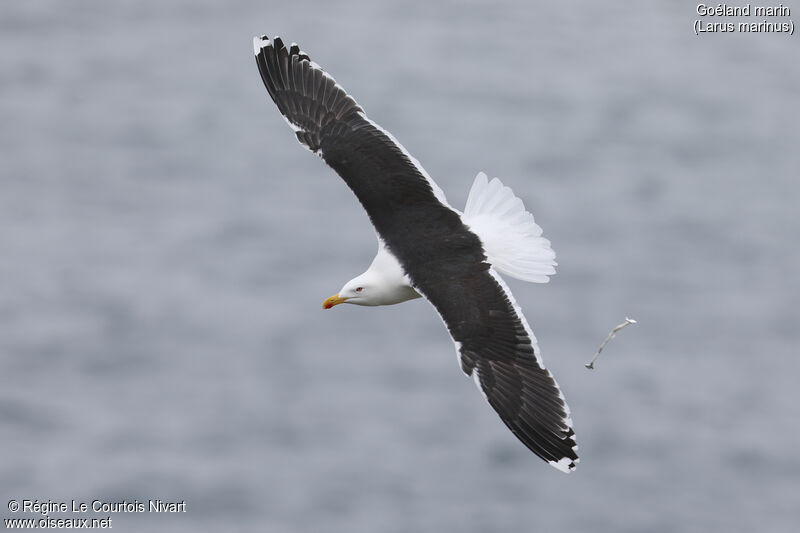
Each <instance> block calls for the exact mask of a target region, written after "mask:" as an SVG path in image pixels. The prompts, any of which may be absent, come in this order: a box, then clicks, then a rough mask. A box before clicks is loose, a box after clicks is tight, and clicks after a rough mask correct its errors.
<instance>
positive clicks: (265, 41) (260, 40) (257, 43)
mask: <svg viewBox="0 0 800 533" xmlns="http://www.w3.org/2000/svg"><path fill="white" fill-rule="evenodd" d="M270 43H271V41H270V40H269V37H267V36H266V35H262V36H261V37H253V53H254V54H255V55H258V53H259V52H260V51H261V49H262V48H264V47H266V46H269V45H270Z"/></svg>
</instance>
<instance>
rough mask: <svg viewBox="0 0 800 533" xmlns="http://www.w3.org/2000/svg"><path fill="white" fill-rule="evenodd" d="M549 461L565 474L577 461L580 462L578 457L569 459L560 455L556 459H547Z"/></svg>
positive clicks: (572, 468)
mask: <svg viewBox="0 0 800 533" xmlns="http://www.w3.org/2000/svg"><path fill="white" fill-rule="evenodd" d="M547 462H548V463H550V464H551V465H552V466H553V467H554V468H557V469H558V470H561V471H562V472H564V473H565V474H569V473H570V472H572V471H573V470H575V468H576V467H577V466H578V463H580V462H581V460H580V458H578V459H570V458H569V457H562V458H561V459H559V460H558V461H547Z"/></svg>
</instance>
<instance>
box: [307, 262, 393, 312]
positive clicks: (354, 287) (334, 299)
mask: <svg viewBox="0 0 800 533" xmlns="http://www.w3.org/2000/svg"><path fill="white" fill-rule="evenodd" d="M381 293H382V291H381V287H380V285H379V284H377V283H375V280H374V279H372V276H370V272H369V271H367V272H364V273H363V274H361V275H360V276H358V277H355V278H353V279H351V280H350V281H348V282H347V283H345V284H344V287H342V290H340V291H339V294H334V295H333V296H331V297H330V298H328V299H326V300H325V301H324V302H322V308H323V309H330V308H331V307H333V306H334V305H339V304H343V303H348V304H355V305H381V302H380V301H379V300H380V299H381V298H380V296H381ZM376 295H377V296H378V298H376Z"/></svg>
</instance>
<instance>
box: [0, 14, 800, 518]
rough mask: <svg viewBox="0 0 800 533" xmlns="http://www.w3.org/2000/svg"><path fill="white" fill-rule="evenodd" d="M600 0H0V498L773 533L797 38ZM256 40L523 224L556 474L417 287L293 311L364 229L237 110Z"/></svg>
mask: <svg viewBox="0 0 800 533" xmlns="http://www.w3.org/2000/svg"><path fill="white" fill-rule="evenodd" d="M606 4H607V3H606ZM606 4H603V3H596V2H589V1H575V2H550V3H542V2H527V1H522V0H509V1H505V2H492V3H488V2H486V3H484V2H466V3H464V2H454V1H453V2H439V3H433V2H431V3H428V4H422V3H419V4H417V3H411V2H406V3H391V4H390V3H378V2H366V1H356V0H351V1H343V2H321V1H320V2H230V3H221V2H211V1H208V0H203V1H192V2H189V1H172V2H161V3H151V2H148V3H138V2H137V3H134V2H129V3H124V4H123V3H116V2H115V3H112V2H101V1H91V2H90V1H75V2H52V1H51V2H7V3H6V4H5V5H4V6H3V8H2V16H0V28H2V43H3V46H2V47H0V73H2V75H0V120H2V123H3V124H4V127H3V128H2V129H0V280H2V281H1V282H0V283H1V285H0V287H1V288H0V319H1V323H2V325H1V326H0V441H2V442H3V454H2V458H0V496H1V497H2V501H3V502H7V501H8V500H10V499H12V498H14V499H19V500H22V499H24V498H28V499H36V498H38V499H40V500H47V499H51V500H56V501H61V500H65V501H69V499H76V500H79V501H89V502H90V501H91V500H93V499H100V500H103V501H121V500H128V501H131V500H139V501H146V500H148V499H156V498H161V499H164V500H173V501H174V500H185V501H186V502H187V512H186V513H185V514H178V515H154V514H152V513H136V514H114V515H112V518H113V520H114V522H113V526H114V528H115V529H118V530H121V531H141V530H159V531H174V532H182V531H186V532H188V531H218V530H220V529H224V530H225V531H281V532H283V531H286V532H294V531H298V532H300V531H347V532H351V533H352V532H374V531H386V532H407V531H462V532H470V533H471V532H490V531H505V532H527V531H544V532H548V531H592V532H626V531H631V532H633V531H647V532H651V533H652V532H678V531H680V532H708V531H725V532H728V533H734V532H752V531H771V532H783V531H786V532H788V531H790V530H793V528H792V526H795V527H796V525H797V523H798V518H800V512H799V511H798V509H797V494H798V488H799V487H798V485H799V484H800V456H799V455H798V453H797V450H798V449H800V388H798V386H797V376H798V375H800V358H798V357H797V347H798V340H800V328H798V323H800V320H799V318H800V313H798V306H797V302H798V300H799V299H800V278H798V275H797V273H798V271H800V247H799V246H798V237H800V217H798V215H797V205H798V203H800V182H799V181H798V179H797V176H798V173H797V169H798V163H799V162H800V156H798V150H797V147H798V146H800V129H798V124H797V118H798V116H800V113H798V111H800V104H798V102H799V101H800V71H799V70H798V69H797V68H796V64H797V60H798V59H799V58H800V57H799V56H800V53H798V51H799V50H800V49H799V48H798V41H797V39H798V38H797V37H789V36H786V35H781V34H765V35H753V34H751V35H743V34H719V35H704V36H701V37H696V36H695V35H694V33H693V32H692V22H693V20H694V19H695V18H696V14H695V8H696V4H695V3H692V2H669V3H655V2H646V3H643V4H636V5H634V4H631V3H619V4H618V5H606ZM791 7H795V6H791ZM796 7H797V8H798V9H800V6H796ZM261 33H269V34H280V35H282V36H284V37H285V38H286V39H287V40H289V41H297V42H299V43H300V44H301V46H302V47H303V49H304V50H306V51H307V52H308V53H309V54H311V56H312V58H313V59H315V60H316V61H317V62H318V63H320V64H321V65H323V67H325V68H326V69H327V70H328V71H330V72H331V73H332V74H333V75H334V76H335V77H336V78H337V80H338V81H339V82H340V83H342V84H343V85H344V87H345V88H347V89H348V90H349V91H350V92H351V93H352V94H353V95H354V96H355V97H356V98H357V99H358V101H359V103H360V104H361V105H362V106H363V107H364V108H365V109H366V110H367V111H368V112H369V114H370V116H371V117H372V118H373V119H374V120H376V121H377V122H379V123H380V124H382V125H383V126H384V127H386V128H387V129H389V130H390V131H392V132H393V133H394V135H395V136H396V137H397V138H398V139H400V140H401V142H403V143H404V145H405V146H406V147H407V148H408V149H409V151H410V152H411V153H413V154H414V155H415V156H416V157H417V158H418V159H419V160H420V161H421V162H422V163H423V165H425V167H426V169H427V170H428V172H429V173H430V174H431V175H432V176H433V177H434V178H435V179H436V180H437V182H438V183H439V185H441V186H442V188H443V189H444V190H445V191H446V192H447V194H448V198H449V200H450V202H451V203H452V204H453V205H456V206H463V204H464V201H465V199H466V195H467V191H468V188H469V185H470V184H471V182H472V179H473V177H474V175H475V173H477V172H478V171H479V170H484V171H486V172H487V173H488V174H489V175H491V176H495V175H496V176H499V177H501V178H503V179H504V180H505V182H506V183H507V184H509V185H510V186H512V187H513V189H514V190H515V192H516V193H517V194H518V195H519V196H521V197H522V198H523V199H524V200H525V201H526V205H527V206H528V207H529V208H530V209H531V210H532V211H533V212H534V213H535V215H536V217H537V220H538V222H539V223H540V224H541V225H542V227H543V228H544V230H545V235H546V236H548V237H549V238H550V239H551V241H552V242H553V247H554V249H555V250H556V253H557V254H558V261H559V265H560V266H559V274H558V275H557V276H556V277H555V278H553V280H552V281H551V283H550V284H548V285H537V286H534V285H526V284H524V283H517V282H515V281H514V280H511V281H510V285H511V287H512V289H513V290H514V292H515V295H516V297H517V300H518V301H519V302H520V304H521V305H522V306H523V307H524V309H525V311H526V316H527V318H528V320H529V322H530V323H531V324H532V326H533V328H534V331H535V332H536V334H537V337H538V338H539V344H540V346H541V347H542V350H543V355H544V359H545V361H546V363H547V364H548V366H549V367H550V368H551V370H552V371H553V373H554V374H555V376H556V377H557V379H558V380H559V382H560V384H561V386H562V388H563V389H564V392H565V394H566V396H567V399H568V401H569V403H570V406H571V408H572V411H573V415H574V420H575V425H576V430H577V433H578V439H579V443H580V446H581V449H580V452H581V457H582V462H581V463H580V465H579V468H578V470H577V471H576V472H575V473H574V474H572V475H569V476H565V475H563V474H561V473H559V472H557V471H556V470H554V469H552V468H550V467H548V466H547V465H545V464H544V463H542V462H541V461H540V460H538V459H537V458H536V457H534V456H533V455H532V454H530V453H529V452H527V451H526V450H525V449H524V448H523V447H522V446H521V445H520V444H519V443H518V442H517V441H516V439H515V438H514V437H513V436H512V435H511V434H510V433H509V432H508V431H507V430H506V429H505V427H504V426H503V425H502V424H501V423H500V422H499V420H498V419H497V417H496V416H495V415H494V413H493V412H492V411H491V409H490V408H489V407H488V406H487V405H485V404H484V401H483V399H482V398H481V396H480V395H479V394H478V393H477V392H476V391H475V389H474V386H473V385H472V383H471V382H470V381H469V380H467V379H465V377H464V376H463V375H462V374H461V372H460V370H459V368H458V366H457V364H456V358H455V356H454V355H455V354H454V352H453V347H452V343H451V341H450V339H449V338H448V336H447V334H446V332H445V330H444V328H443V327H442V325H441V323H440V321H439V319H438V318H437V317H436V314H435V313H434V312H433V310H432V308H431V307H430V306H429V305H428V304H427V303H426V302H424V301H420V300H418V301H413V302H409V303H407V304H403V305H401V306H396V307H392V308H378V309H365V308H357V307H354V306H353V307H350V306H343V308H337V309H335V310H334V311H330V312H323V311H322V310H321V309H320V302H321V301H322V300H323V299H324V298H325V297H327V296H329V295H330V294H333V293H334V292H336V290H338V289H339V287H341V285H342V284H343V283H344V282H345V281H347V280H348V279H350V278H351V277H353V276H354V275H356V274H358V273H360V272H361V271H362V270H363V269H364V268H366V266H367V265H368V263H369V261H370V259H371V258H372V255H373V253H374V251H375V240H374V234H373V231H372V229H371V227H370V226H369V224H368V221H367V218H366V216H365V215H364V213H363V211H362V210H361V208H360V207H359V205H358V203H357V202H356V200H355V199H354V197H353V196H352V195H351V193H350V192H349V191H348V190H347V188H346V187H345V186H344V184H343V183H342V182H341V181H340V180H339V179H338V178H337V177H336V176H335V175H334V174H333V173H332V171H330V170H329V169H328V168H327V167H326V166H325V165H324V164H323V163H322V162H321V161H320V160H319V159H317V158H315V157H312V156H311V155H310V154H309V153H307V152H305V151H304V150H303V149H302V148H300V147H299V146H298V145H297V143H296V142H295V140H294V139H293V136H292V135H291V132H290V131H289V130H288V129H287V128H286V126H285V124H284V122H283V120H281V118H280V117H279V115H278V113H277V112H276V110H275V109H274V106H273V105H272V103H271V102H270V101H269V100H268V97H267V95H266V92H265V91H264V89H263V87H262V84H261V81H260V79H259V77H258V73H257V70H256V67H255V64H254V62H253V59H252V55H251V47H250V41H251V38H252V36H253V35H256V34H261ZM626 315H629V316H632V317H635V318H636V319H638V320H639V324H638V325H637V326H636V327H635V328H630V329H628V330H626V331H624V332H622V333H621V334H620V336H619V337H618V338H617V339H616V340H615V341H614V342H613V343H612V344H611V345H610V346H609V348H608V349H607V350H606V351H605V352H604V354H603V356H602V357H601V359H600V361H599V363H598V367H597V369H596V370H595V371H594V372H588V371H587V370H585V369H584V368H583V364H584V363H585V362H586V361H587V360H588V359H589V358H590V357H591V356H592V354H593V353H594V350H595V349H596V347H597V345H598V344H599V343H600V341H601V340H602V339H603V338H604V337H605V335H606V333H607V331H608V330H609V329H610V328H611V327H612V326H614V325H615V324H617V323H619V322H620V321H621V320H622V319H623V317H624V316H626ZM3 505H4V506H5V505H6V504H5V503H3ZM0 515H2V517H3V518H9V517H13V516H22V515H21V514H16V515H15V514H13V513H10V512H8V511H7V510H6V509H4V510H3V512H2V513H0ZM25 516H31V515H30V514H27V515H25ZM90 516H93V515H90ZM103 516H105V515H103Z"/></svg>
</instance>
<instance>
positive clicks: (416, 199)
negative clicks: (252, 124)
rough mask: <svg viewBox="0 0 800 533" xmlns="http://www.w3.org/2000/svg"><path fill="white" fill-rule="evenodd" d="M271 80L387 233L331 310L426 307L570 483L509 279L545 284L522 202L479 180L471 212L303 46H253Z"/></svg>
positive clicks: (571, 445)
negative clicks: (453, 201) (419, 302)
mask: <svg viewBox="0 0 800 533" xmlns="http://www.w3.org/2000/svg"><path fill="white" fill-rule="evenodd" d="M253 50H254V52H255V56H256V63H257V64H258V70H259V72H260V73H261V79H262V80H263V81H264V85H265V86H266V88H267V92H269V95H270V97H272V100H273V101H274V102H275V104H276V105H277V106H278V110H279V111H280V113H281V115H283V117H284V119H286V122H287V123H288V124H289V127H291V128H292V130H293V131H294V133H295V135H296V136H297V140H298V141H300V143H301V144H302V145H303V146H305V147H306V148H308V149H309V150H311V151H312V152H314V153H315V154H317V155H318V156H320V157H321V158H322V159H323V160H324V161H325V163H327V164H328V165H329V166H330V167H331V168H333V169H334V170H335V171H336V172H337V173H338V174H339V176H341V178H342V179H343V180H344V181H345V183H347V185H348V186H349V187H350V189H352V191H353V193H355V195H356V197H357V198H358V200H359V202H361V205H362V206H363V207H364V209H365V210H366V212H367V215H368V216H369V219H370V221H371V222H372V224H373V226H374V227H375V230H376V232H377V234H378V253H377V255H376V256H375V259H374V260H373V261H372V264H371V265H370V266H369V268H368V269H367V270H366V272H364V273H363V274H361V275H359V276H357V277H355V278H353V279H352V280H350V281H348V282H347V283H345V285H344V287H342V289H341V290H340V291H339V293H338V294H336V295H334V296H331V297H330V298H328V299H326V300H325V301H324V302H323V307H324V308H325V309H330V308H331V307H333V306H335V305H338V304H341V303H349V304H356V305H367V306H375V305H391V304H397V303H400V302H404V301H406V300H411V299H414V298H419V297H421V296H424V297H425V298H426V299H427V300H428V301H429V302H431V304H433V306H434V307H435V308H436V310H437V311H438V313H439V315H440V316H441V318H442V320H443V321H444V323H445V326H446V327H447V329H448V331H449V332H450V335H451V336H452V337H453V341H454V342H455V345H456V351H457V354H458V358H459V362H460V365H461V369H462V370H463V371H464V372H465V373H466V374H467V375H468V376H472V378H473V379H474V381H475V383H476V384H477V386H478V390H480V392H481V393H482V394H483V396H484V397H485V398H486V400H487V401H488V402H489V404H490V405H491V406H492V407H493V408H494V410H495V411H497V414H498V415H500V419H501V420H502V421H503V422H504V423H505V424H506V426H508V428H509V429H510V430H511V431H512V432H513V433H514V435H516V436H517V438H518V439H519V440H520V441H522V443H523V444H525V446H527V447H528V448H529V449H530V450H531V451H532V452H533V453H535V454H536V455H538V456H539V457H541V458H542V459H544V460H545V461H547V462H549V463H550V464H551V465H553V466H554V467H556V468H558V469H559V470H562V471H564V472H569V471H571V470H573V469H574V468H575V464H576V463H577V462H578V455H577V453H576V450H577V445H576V443H575V433H574V431H573V430H572V419H571V417H570V411H569V408H568V407H567V404H566V401H565V400H564V396H563V394H562V393H561V390H560V389H559V387H558V384H556V382H555V380H554V379H553V376H552V375H551V374H550V372H549V371H548V370H547V369H546V368H545V367H544V364H543V363H542V358H541V355H540V353H539V347H538V345H537V343H536V337H534V335H533V332H532V331H531V328H530V326H529V325H528V322H527V321H526V320H525V317H524V316H523V315H522V310H521V309H520V307H519V305H517V303H516V301H515V300H514V297H513V296H512V295H511V291H509V289H508V286H507V285H506V283H505V282H504V281H503V279H502V278H501V277H500V274H499V273H501V272H502V273H503V274H506V275H509V276H512V277H515V278H518V279H522V280H525V281H531V282H539V283H542V282H547V281H548V279H549V278H548V276H549V275H551V274H554V273H555V268H554V266H555V264H556V263H555V254H554V253H553V250H552V249H551V248H550V242H549V241H548V240H547V239H545V238H544V237H542V230H541V228H540V227H539V226H538V225H537V224H536V223H535V222H534V219H533V215H531V214H530V213H528V212H527V211H526V210H525V207H524V206H523V204H522V201H521V200H520V199H519V198H517V197H516V196H514V193H513V192H512V191H511V189H509V188H508V187H505V186H504V185H503V184H502V183H501V182H500V181H499V180H498V179H497V178H495V179H493V180H491V181H489V180H488V178H487V177H486V175H485V174H483V173H479V174H478V175H477V177H476V178H475V182H474V183H473V185H472V189H471V190H470V193H469V198H468V200H467V205H466V207H465V208H464V212H463V213H462V212H459V211H458V210H456V209H454V208H453V207H452V206H450V204H448V203H447V200H446V199H445V196H444V193H443V192H442V190H441V189H440V188H439V187H438V186H437V185H436V183H435V182H434V181H433V180H432V179H431V177H430V176H429V175H428V173H427V172H425V170H424V169H423V168H422V166H421V165H420V164H419V162H418V161H417V160H416V159H414V157H412V156H411V154H409V153H408V152H407V151H406V149H405V148H403V146H402V145H401V144H400V143H399V142H398V141H397V140H396V139H395V138H394V137H393V136H392V134H391V133H389V132H388V131H386V130H384V129H383V128H382V127H380V126H379V125H378V124H376V123H375V122H373V121H372V120H370V119H369V118H368V117H367V115H366V113H365V112H364V110H363V109H362V108H361V106H359V105H358V104H357V103H356V101H355V100H354V99H353V97H352V96H350V95H349V94H348V93H347V92H346V91H345V90H344V89H343V88H342V87H341V86H340V85H339V84H338V83H336V80H334V79H333V78H332V77H331V76H330V75H329V74H328V73H326V72H325V71H324V70H322V68H320V66H319V65H317V64H316V63H314V62H313V61H311V60H310V59H309V57H308V55H307V54H305V53H304V52H302V51H301V50H300V49H299V48H298V46H297V45H296V44H292V45H291V46H290V47H288V48H287V47H286V45H284V43H283V41H282V40H281V39H280V38H279V37H275V38H273V39H270V38H269V37H267V36H262V37H256V38H254V39H253Z"/></svg>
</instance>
